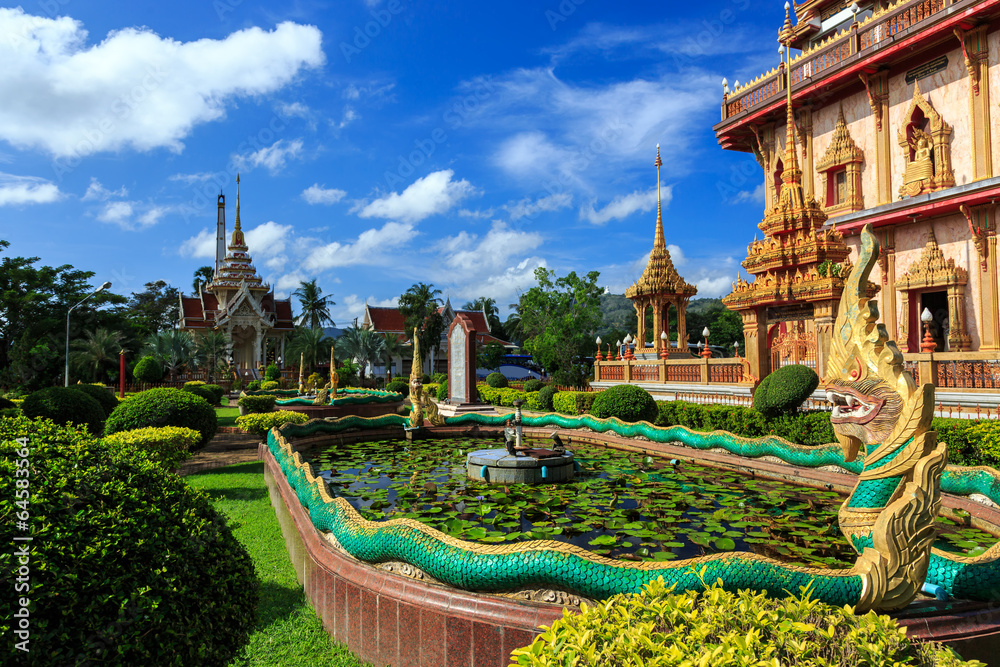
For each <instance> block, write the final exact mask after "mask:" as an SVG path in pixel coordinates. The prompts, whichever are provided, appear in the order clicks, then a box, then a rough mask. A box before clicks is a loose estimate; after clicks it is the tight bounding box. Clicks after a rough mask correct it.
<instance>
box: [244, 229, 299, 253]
mask: <svg viewBox="0 0 1000 667" xmlns="http://www.w3.org/2000/svg"><path fill="white" fill-rule="evenodd" d="M245 236H246V240H247V247H249V248H250V254H251V255H252V256H253V257H254V258H255V259H265V258H268V257H274V256H277V255H280V254H281V253H283V252H284V251H285V243H286V241H288V240H289V239H290V238H291V236H292V226H291V225H279V224H278V223H277V222H274V221H273V220H270V221H268V222H265V223H262V224H259V225H257V226H256V227H254V228H253V229H247V230H246V232H245Z"/></svg>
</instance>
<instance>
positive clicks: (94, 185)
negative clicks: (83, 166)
mask: <svg viewBox="0 0 1000 667" xmlns="http://www.w3.org/2000/svg"><path fill="white" fill-rule="evenodd" d="M112 197H128V190H126V189H125V186H124V185H123V186H121V187H120V188H118V189H117V190H108V189H107V188H106V187H104V186H103V185H101V182H100V181H99V180H97V178H95V177H94V176H91V177H90V185H88V186H87V191H86V192H85V193H83V198H82V201H107V200H109V199H111V198H112Z"/></svg>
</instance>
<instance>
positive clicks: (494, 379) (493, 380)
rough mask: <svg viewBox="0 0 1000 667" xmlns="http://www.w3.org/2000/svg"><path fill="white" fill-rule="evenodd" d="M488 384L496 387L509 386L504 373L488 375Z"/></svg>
mask: <svg viewBox="0 0 1000 667" xmlns="http://www.w3.org/2000/svg"><path fill="white" fill-rule="evenodd" d="M486 384H488V385H489V386H491V387H493V388H494V389H503V388H504V387H506V386H507V378H506V377H505V376H504V375H503V373H490V374H489V375H487V376H486Z"/></svg>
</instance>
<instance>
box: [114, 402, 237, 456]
mask: <svg viewBox="0 0 1000 667" xmlns="http://www.w3.org/2000/svg"><path fill="white" fill-rule="evenodd" d="M147 426H182V427H184V428H193V429H194V430H196V431H198V432H199V433H201V441H200V442H199V443H198V447H199V448H201V447H204V446H205V445H207V444H208V443H209V441H210V440H211V439H212V438H214V437H215V433H216V432H217V431H218V430H219V421H218V419H217V418H216V416H215V410H214V409H213V408H212V406H211V405H209V404H208V401H206V400H205V399H204V398H202V397H201V396H195V395H194V394H192V393H191V392H187V391H182V390H180V389H167V388H160V389H149V390H147V391H142V392H139V393H138V394H136V395H135V396H129V397H128V398H126V399H125V400H124V401H122V402H121V403H119V405H118V407H117V408H115V410H114V412H112V413H111V414H110V415H108V421H107V422H106V423H105V425H104V428H105V431H106V432H107V433H108V434H109V435H110V434H112V433H118V432H119V431H133V430H135V429H137V428H145V427H147Z"/></svg>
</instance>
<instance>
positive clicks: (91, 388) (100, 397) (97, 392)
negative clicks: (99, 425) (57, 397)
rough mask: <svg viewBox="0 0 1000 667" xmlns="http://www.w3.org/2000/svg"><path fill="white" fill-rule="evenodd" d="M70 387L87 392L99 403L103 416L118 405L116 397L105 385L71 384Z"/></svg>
mask: <svg viewBox="0 0 1000 667" xmlns="http://www.w3.org/2000/svg"><path fill="white" fill-rule="evenodd" d="M69 388H70V389H75V390H76V391H82V392H83V393H85V394H87V396H90V397H91V398H93V399H94V400H96V401H97V402H98V403H100V404H101V410H103V411H104V417H105V418H107V416H108V415H110V414H111V413H112V412H113V411H114V409H115V408H117V407H118V398H117V397H116V396H115V395H114V394H113V393H112V392H110V391H108V388H107V387H102V386H98V385H96V384H71V385H70V386H69Z"/></svg>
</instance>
